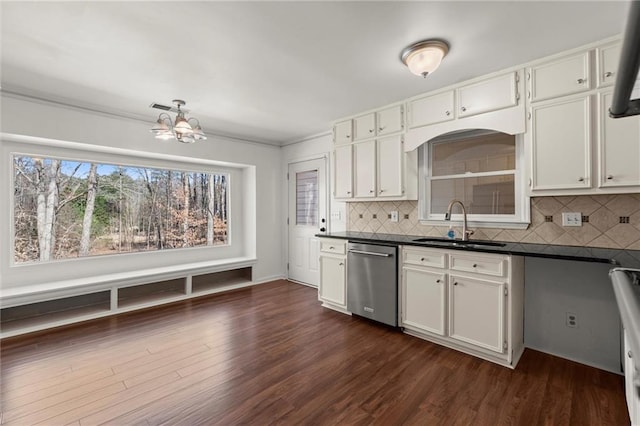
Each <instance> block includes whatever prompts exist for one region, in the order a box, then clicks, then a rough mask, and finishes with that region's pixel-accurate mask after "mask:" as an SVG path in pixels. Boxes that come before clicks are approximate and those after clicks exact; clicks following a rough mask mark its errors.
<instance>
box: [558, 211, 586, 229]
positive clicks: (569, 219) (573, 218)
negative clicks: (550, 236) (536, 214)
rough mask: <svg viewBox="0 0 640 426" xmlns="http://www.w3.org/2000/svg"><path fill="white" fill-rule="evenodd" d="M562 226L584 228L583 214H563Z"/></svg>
mask: <svg viewBox="0 0 640 426" xmlns="http://www.w3.org/2000/svg"><path fill="white" fill-rule="evenodd" d="M562 226H582V213H575V212H571V213H567V212H565V213H562Z"/></svg>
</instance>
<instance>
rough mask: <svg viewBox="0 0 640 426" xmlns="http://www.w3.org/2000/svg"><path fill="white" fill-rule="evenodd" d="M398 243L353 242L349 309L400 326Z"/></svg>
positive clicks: (348, 295)
mask: <svg viewBox="0 0 640 426" xmlns="http://www.w3.org/2000/svg"><path fill="white" fill-rule="evenodd" d="M397 254H398V247H396V246H385V245H379V244H362V243H349V250H348V252H347V265H348V267H347V271H348V272H347V309H348V310H349V311H351V313H353V314H356V315H360V316H363V317H365V318H370V319H372V320H375V321H379V322H382V323H384V324H389V325H392V326H394V327H397V326H398V258H397Z"/></svg>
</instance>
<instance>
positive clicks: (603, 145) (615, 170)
mask: <svg viewBox="0 0 640 426" xmlns="http://www.w3.org/2000/svg"><path fill="white" fill-rule="evenodd" d="M612 97H613V94H612V93H611V92H608V93H601V94H600V120H601V121H600V139H599V154H600V164H599V166H600V176H599V185H600V187H603V188H604V187H618V186H640V117H638V116H633V117H625V118H611V117H609V107H610V106H611V98H612Z"/></svg>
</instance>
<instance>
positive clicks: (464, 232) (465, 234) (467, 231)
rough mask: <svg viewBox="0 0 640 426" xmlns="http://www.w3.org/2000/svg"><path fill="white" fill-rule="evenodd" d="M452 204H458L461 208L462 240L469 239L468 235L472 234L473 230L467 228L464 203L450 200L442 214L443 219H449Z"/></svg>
mask: <svg viewBox="0 0 640 426" xmlns="http://www.w3.org/2000/svg"><path fill="white" fill-rule="evenodd" d="M454 204H460V207H461V208H462V241H469V235H471V234H473V231H472V230H470V229H467V209H465V208H464V204H462V201H460V200H451V202H450V203H449V207H447V212H446V213H445V214H444V220H451V209H452V208H453V205H454Z"/></svg>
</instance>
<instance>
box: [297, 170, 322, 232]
mask: <svg viewBox="0 0 640 426" xmlns="http://www.w3.org/2000/svg"><path fill="white" fill-rule="evenodd" d="M296 225H307V226H317V225H318V171H317V170H308V171H306V172H299V173H296Z"/></svg>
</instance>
